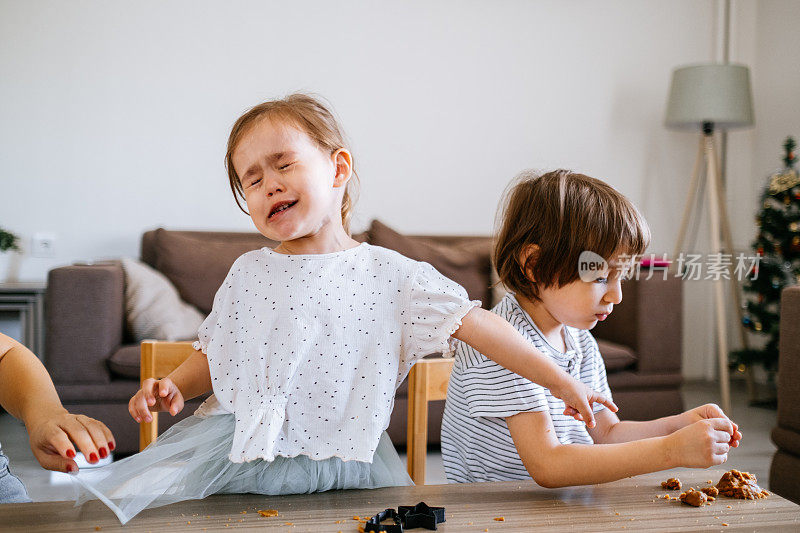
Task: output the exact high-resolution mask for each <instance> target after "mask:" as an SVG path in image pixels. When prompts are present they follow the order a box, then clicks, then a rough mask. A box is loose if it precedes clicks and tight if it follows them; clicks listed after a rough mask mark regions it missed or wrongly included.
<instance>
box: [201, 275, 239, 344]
mask: <svg viewBox="0 0 800 533" xmlns="http://www.w3.org/2000/svg"><path fill="white" fill-rule="evenodd" d="M234 264H235V263H234ZM233 270H234V269H233V267H231V269H230V270H229V271H228V274H227V275H226V276H225V280H224V281H223V282H222V285H220V286H219V289H217V293H216V294H215V295H214V304H213V305H212V307H211V312H210V313H209V314H208V316H207V317H206V319H205V320H203V323H202V324H200V327H199V328H198V330H197V340H196V341H194V343H192V348H194V349H195V350H200V351H201V352H203V353H204V354H206V355H208V344H209V342H211V339H212V338H213V337H214V333H215V332H216V331H217V329H218V328H222V327H223V325H222V324H220V311H221V309H222V308H223V307H226V305H227V303H228V300H230V298H229V293H230V292H231V291H232V290H233V282H234V280H233V279H232V278H233V275H232V272H233Z"/></svg>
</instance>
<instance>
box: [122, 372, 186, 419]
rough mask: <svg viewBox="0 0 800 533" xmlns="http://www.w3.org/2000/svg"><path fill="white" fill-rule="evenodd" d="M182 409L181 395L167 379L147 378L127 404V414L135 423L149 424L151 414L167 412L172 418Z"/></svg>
mask: <svg viewBox="0 0 800 533" xmlns="http://www.w3.org/2000/svg"><path fill="white" fill-rule="evenodd" d="M182 409H183V395H182V394H181V391H180V390H179V389H178V387H177V386H176V385H175V383H173V382H172V380H171V379H169V378H164V379H160V380H156V379H153V378H148V379H146V380H144V382H142V388H141V389H139V391H138V392H137V393H136V394H134V395H133V398H131V401H129V402H128V412H129V413H130V414H131V416H132V417H133V419H134V420H136V422H142V421H145V422H151V421H152V420H153V417H152V416H151V415H150V413H151V412H159V411H169V413H170V414H171V415H173V416H175V415H177V414H178V413H180V412H181V410H182Z"/></svg>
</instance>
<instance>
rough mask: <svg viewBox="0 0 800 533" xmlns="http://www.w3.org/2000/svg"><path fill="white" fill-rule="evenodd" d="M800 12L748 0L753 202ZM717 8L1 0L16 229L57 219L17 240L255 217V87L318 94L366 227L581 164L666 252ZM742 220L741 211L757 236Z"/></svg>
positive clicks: (748, 177) (462, 210) (741, 180)
mask: <svg viewBox="0 0 800 533" xmlns="http://www.w3.org/2000/svg"><path fill="white" fill-rule="evenodd" d="M794 5H796V4H794ZM795 11H796V10H795V9H793V4H792V2H791V1H790V0H786V1H782V2H778V1H774V2H762V3H759V4H758V6H757V7H756V4H755V3H754V2H753V1H747V2H740V3H738V4H737V11H736V13H737V14H739V13H740V12H745V14H746V13H748V12H749V13H751V14H754V15H757V17H756V18H757V21H755V22H745V23H743V25H744V26H745V27H746V29H749V30H748V31H749V32H750V33H749V35H750V41H749V44H747V43H746V46H745V47H744V48H745V50H744V52H743V53H744V55H747V54H748V53H749V54H750V56H749V59H751V60H752V62H753V63H754V64H753V65H752V66H753V74H754V79H755V80H756V84H755V87H754V90H755V91H756V97H757V100H756V116H757V119H758V120H759V121H764V122H760V123H759V130H758V132H759V135H758V136H756V135H754V134H753V133H752V132H750V133H742V134H731V138H730V139H731V141H730V142H731V145H732V146H734V147H735V148H736V150H735V152H736V153H737V154H742V153H746V154H754V155H747V157H751V158H752V162H750V161H748V162H747V167H748V168H747V170H746V171H743V172H740V171H739V168H738V167H737V170H735V171H734V169H731V172H730V175H731V178H730V179H731V180H732V181H731V184H732V185H731V187H732V189H734V190H735V191H736V192H732V193H731V195H732V197H733V199H735V200H736V201H737V202H738V203H739V205H754V202H755V197H756V195H757V190H758V187H759V186H760V181H759V183H758V184H757V185H754V184H753V183H752V180H753V176H754V175H755V176H756V177H758V178H759V179H760V178H761V174H763V173H765V172H766V171H767V170H768V169H770V168H772V167H773V166H774V165H775V164H776V163H777V161H776V160H775V159H774V158H772V156H771V155H770V157H766V155H762V154H767V152H769V153H770V154H772V153H773V152H774V151H775V149H776V146H775V139H781V138H782V137H783V136H785V135H786V134H787V133H789V131H786V130H787V128H789V127H790V126H791V125H792V124H794V125H795V127H796V126H797V120H796V118H795V120H794V122H792V121H791V120H789V121H786V122H781V120H783V118H782V117H783V115H782V114H781V111H783V112H785V111H786V109H785V108H786V107H787V106H791V105H792V100H791V99H790V97H789V95H790V94H791V95H796V94H797V93H798V91H797V88H798V81H797V77H796V75H795V77H794V78H791V79H789V80H787V87H786V92H785V93H782V92H778V89H777V88H775V87H773V86H774V85H775V84H776V83H777V81H778V80H785V79H786V76H785V73H781V72H776V71H775V68H774V67H775V66H776V65H778V64H779V62H778V59H777V58H773V57H772V56H771V55H770V50H771V49H772V48H774V47H776V46H780V44H779V43H783V42H785V41H784V39H787V38H788V37H787V36H788V35H789V33H790V28H792V27H793V28H797V27H798V24H797V22H798V15H797V13H795ZM718 18H719V17H718V4H717V2H715V1H714V0H702V1H696V0H683V1H671V2H666V1H663V2H662V1H652V0H651V1H636V0H627V1H621V0H620V1H613V2H612V1H606V2H590V1H568V2H562V1H552V2H551V1H546V2H545V1H538V2H533V1H503V2H496V1H490V0H484V1H455V0H454V1H444V0H438V1H436V2H424V1H407V2H392V3H388V2H369V1H358V2H356V1H350V2H322V1H319V2H294V3H291V4H288V3H279V2H263V1H256V0H252V1H235V2H221V1H208V0H201V1H197V0H192V1H189V0H185V1H167V2H163V1H157V2H156V1H144V2H141V1H140V2H132V1H126V2H121V1H117V2H109V1H99V0H91V1H89V0H86V1H70V2H63V1H37V2H26V1H23V0H0V73H2V74H0V76H2V78H0V147H2V148H0V180H2V186H0V226H2V227H4V228H7V229H10V230H12V231H14V232H16V233H18V234H20V235H21V236H22V237H23V239H24V241H25V242H24V244H25V245H26V246H28V245H29V244H30V243H29V240H30V238H31V236H32V235H33V234H34V233H35V232H42V231H44V232H51V233H54V234H56V236H57V240H56V242H55V249H56V254H55V257H53V258H48V259H43V258H33V257H31V256H30V254H25V255H24V256H23V257H22V264H21V271H20V277H21V278H22V279H29V280H39V279H44V278H45V277H46V273H47V271H48V270H49V269H50V268H52V267H54V266H57V265H63V264H68V263H70V262H72V261H76V260H92V259H98V258H104V257H117V256H120V255H130V256H135V255H136V254H137V253H138V242H139V237H140V235H141V233H142V232H143V231H144V230H146V229H149V228H153V227H157V226H166V227H169V228H192V229H241V230H248V229H250V223H249V219H247V218H246V217H245V216H244V215H243V214H241V213H240V212H239V211H238V209H237V208H236V205H235V203H234V201H233V199H232V197H231V195H230V192H229V190H228V185H227V179H226V176H225V172H224V169H223V165H222V160H223V155H224V146H225V141H226V138H227V134H228V130H229V128H230V126H231V124H232V123H233V121H234V120H235V119H236V117H237V116H238V115H239V114H240V113H241V112H242V111H244V110H245V109H246V108H247V107H249V106H251V105H253V104H255V103H257V102H259V101H261V100H264V99H267V98H271V97H275V96H280V95H284V94H286V93H288V92H291V91H294V90H310V91H315V92H317V93H320V94H322V95H324V96H325V97H327V98H328V99H329V100H330V101H331V102H332V103H333V105H334V107H335V109H336V110H337V112H338V114H339V115H340V116H341V118H342V122H343V124H344V126H345V129H346V130H347V131H348V133H349V135H350V137H351V139H352V145H353V148H354V150H355V155H356V161H357V169H358V170H359V174H360V175H361V178H362V194H361V199H360V202H359V204H358V206H357V218H356V220H355V224H354V225H355V229H360V228H363V227H365V226H366V225H367V224H368V223H369V221H370V220H371V219H372V218H380V219H381V220H383V221H385V222H386V223H388V224H389V225H391V226H393V227H395V228H397V229H398V230H400V231H403V232H408V233H452V234H488V233H490V232H491V230H492V223H493V218H494V212H495V208H496V205H497V201H498V199H499V198H500V195H501V192H502V191H503V189H504V187H505V185H506V184H507V182H508V181H509V180H510V179H511V178H512V177H513V175H514V174H515V173H516V172H517V171H519V170H521V169H523V168H526V167H535V168H542V169H549V168H553V167H558V166H565V167H568V168H573V169H576V170H580V171H583V172H586V173H588V174H590V175H593V176H596V177H599V178H602V179H605V180H606V181H608V182H609V183H610V184H612V185H613V186H615V187H617V188H618V189H620V190H621V191H622V192H623V193H625V194H627V195H628V196H629V197H630V198H631V199H632V200H633V201H634V202H635V203H637V204H638V205H639V206H640V207H641V208H642V210H643V212H644V214H645V216H646V217H647V218H648V220H649V222H650V224H651V226H652V229H653V233H654V240H653V245H652V247H651V250H652V251H654V252H661V251H668V250H670V249H671V247H672V245H673V243H674V240H675V234H676V232H677V228H676V226H677V219H678V218H679V216H680V211H681V209H682V206H683V201H684V195H685V192H686V189H687V187H688V175H689V173H690V171H691V165H692V162H693V158H694V153H695V146H696V138H695V137H694V136H692V135H690V134H686V133H678V132H671V131H668V130H666V129H665V128H664V127H663V126H662V122H663V113H664V105H665V101H666V95H667V90H668V85H669V79H670V72H671V69H672V68H673V67H675V66H676V65H680V64H684V63H690V62H697V61H708V60H713V59H716V57H715V55H716V54H717V42H718V40H719V38H718V36H719V31H718ZM748 20H750V19H748ZM784 26H785V28H784ZM779 29H780V31H781V32H782V33H781V34H778V35H769V36H767V35H762V33H764V32H774V31H777V30H779ZM744 33H746V32H744ZM791 39H793V40H792V41H791V43H792V45H793V46H794V50H793V51H791V52H789V51H788V50H787V53H786V54H780V56H779V57H781V58H785V59H786V65H785V66H786V68H787V69H788V68H790V67H791V66H792V64H793V62H796V58H797V53H796V51H797V36H796V35H795V36H794V37H791ZM732 59H733V60H737V59H738V58H737V57H736V51H734V57H732ZM759 75H763V79H759V77H758V76H759ZM765 84H766V86H767V87H770V88H772V89H770V90H769V91H768V90H767V89H765V88H764V86H765ZM768 95H769V96H768ZM765 98H766V99H767V101H766V102H765ZM795 107H796V106H795ZM770 109H771V110H773V111H774V112H773V111H770ZM768 113H771V114H768ZM768 117H772V118H768ZM795 117H796V115H795ZM762 127H763V128H768V129H769V132H768V134H767V133H766V132H765V134H764V135H763V136H762V135H761V133H760V132H761V129H760V128H762ZM795 133H797V132H795ZM735 135H741V137H740V138H739V139H738V140H737V139H735V138H734V136H735ZM748 135H749V136H750V137H747V136H748ZM755 139H758V140H757V141H756V140H755ZM737 143H740V144H743V146H740V144H737ZM750 218H751V219H752V217H750ZM745 219H746V217H743V221H739V220H737V222H736V223H735V227H734V231H735V240H736V242H737V244H738V245H743V246H746V244H747V243H748V242H749V240H750V239H751V238H752V233H753V231H754V230H753V227H752V223H749V222H747V220H745ZM1 266H2V263H0V267H1ZM0 275H2V272H0ZM693 292H694V293H698V291H693ZM707 301H708V300H706V299H703V300H702V301H700V302H698V305H694V304H692V305H688V304H687V310H686V311H687V334H686V337H687V343H688V344H687V350H685V351H686V352H687V354H689V355H687V357H686V359H687V373H688V374H689V375H690V376H692V375H702V374H703V373H704V372H706V370H704V368H705V367H704V366H703V363H702V361H707V360H708V357H709V353H708V352H709V350H710V348H709V346H711V345H710V343H709V342H707V340H708V333H707V331H710V330H704V329H703V328H702V326H701V325H698V322H697V321H698V320H703V317H705V316H706V315H708V313H709V309H710V304H707ZM706 305H708V307H706ZM701 338H702V340H698V339H701ZM697 361H700V363H697Z"/></svg>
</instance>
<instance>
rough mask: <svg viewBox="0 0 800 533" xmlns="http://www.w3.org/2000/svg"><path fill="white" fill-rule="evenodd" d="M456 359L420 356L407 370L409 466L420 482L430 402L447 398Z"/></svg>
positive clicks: (414, 476)
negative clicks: (408, 370)
mask: <svg viewBox="0 0 800 533" xmlns="http://www.w3.org/2000/svg"><path fill="white" fill-rule="evenodd" d="M453 361H454V359H453V358H452V357H434V358H431V359H420V360H419V361H417V363H416V364H415V365H414V366H413V367H412V368H411V372H409V373H408V430H407V435H406V453H407V457H408V465H407V466H408V475H409V476H411V479H412V480H413V481H414V483H415V484H417V485H424V484H425V459H426V457H427V453H428V402H432V401H435V400H444V399H445V398H447V384H448V383H449V381H450V371H451V370H452V369H453Z"/></svg>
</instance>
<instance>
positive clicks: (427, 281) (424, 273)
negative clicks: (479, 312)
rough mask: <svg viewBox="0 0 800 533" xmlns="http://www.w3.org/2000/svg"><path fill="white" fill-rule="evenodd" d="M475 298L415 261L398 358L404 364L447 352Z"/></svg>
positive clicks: (447, 353) (453, 282)
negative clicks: (416, 266)
mask: <svg viewBox="0 0 800 533" xmlns="http://www.w3.org/2000/svg"><path fill="white" fill-rule="evenodd" d="M480 305H481V302H480V301H479V300H470V299H469V296H467V291H466V290H465V289H464V287H462V286H461V285H459V284H458V283H456V282H455V281H452V280H450V279H448V278H446V277H444V276H443V275H442V274H440V273H439V272H438V271H437V270H436V269H435V268H433V267H432V266H431V265H429V264H428V263H419V265H418V268H417V269H416V272H415V274H414V275H413V277H412V280H411V287H410V290H409V301H408V305H407V306H406V309H405V310H404V311H403V314H404V317H403V322H404V324H405V330H406V335H405V336H406V338H407V340H408V341H409V342H408V343H407V347H406V349H405V350H404V354H403V360H402V361H401V365H400V367H401V372H402V371H403V369H404V367H406V366H408V368H410V365H412V364H413V363H414V361H416V360H417V359H419V358H421V357H425V356H426V355H429V354H433V353H439V352H440V353H442V355H443V356H449V355H451V354H452V352H453V348H454V346H453V344H452V343H453V341H455V339H451V337H450V336H451V335H452V334H453V333H455V332H456V330H457V329H458V328H459V327H460V326H461V319H462V318H464V316H465V315H466V314H467V313H468V312H469V311H470V310H471V309H472V308H473V307H476V306H480Z"/></svg>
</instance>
